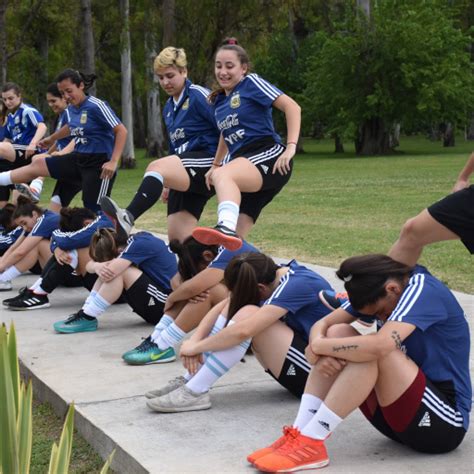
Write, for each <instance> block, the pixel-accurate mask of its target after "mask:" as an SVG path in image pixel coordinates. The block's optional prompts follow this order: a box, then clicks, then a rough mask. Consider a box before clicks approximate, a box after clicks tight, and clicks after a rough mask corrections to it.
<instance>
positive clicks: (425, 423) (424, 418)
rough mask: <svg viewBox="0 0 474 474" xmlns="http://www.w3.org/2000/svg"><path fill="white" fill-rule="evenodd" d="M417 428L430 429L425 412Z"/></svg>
mask: <svg viewBox="0 0 474 474" xmlns="http://www.w3.org/2000/svg"><path fill="white" fill-rule="evenodd" d="M418 426H421V427H423V426H425V427H430V426H431V418H430V414H429V412H427V411H425V414H424V415H423V418H422V419H421V421H420V422H419V423H418Z"/></svg>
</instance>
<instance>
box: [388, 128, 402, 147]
mask: <svg viewBox="0 0 474 474" xmlns="http://www.w3.org/2000/svg"><path fill="white" fill-rule="evenodd" d="M389 146H390V148H392V149H393V148H396V147H397V146H400V124H399V123H394V124H393V125H392V129H391V130H390V137H389Z"/></svg>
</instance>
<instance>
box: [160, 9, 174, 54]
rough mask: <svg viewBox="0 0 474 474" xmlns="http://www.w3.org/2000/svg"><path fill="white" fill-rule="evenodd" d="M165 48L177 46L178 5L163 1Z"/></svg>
mask: <svg viewBox="0 0 474 474" xmlns="http://www.w3.org/2000/svg"><path fill="white" fill-rule="evenodd" d="M162 11H163V47H164V48H166V47H167V46H175V44H174V43H175V41H176V3H175V0H163V9H162Z"/></svg>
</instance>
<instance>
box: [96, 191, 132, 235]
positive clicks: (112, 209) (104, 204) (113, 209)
mask: <svg viewBox="0 0 474 474" xmlns="http://www.w3.org/2000/svg"><path fill="white" fill-rule="evenodd" d="M106 198H108V196H104V197H103V198H102V199H101V200H100V208H101V209H102V211H103V212H104V214H105V215H106V216H107V217H108V218H109V219H111V220H112V221H113V223H114V224H115V230H116V231H117V235H118V237H119V239H120V240H127V239H128V236H129V235H130V233H129V232H127V231H126V230H125V229H124V226H123V223H122V221H121V219H120V218H119V217H118V213H119V211H121V209H120V208H119V207H118V206H117V205H115V204H114V203H113V202H112V200H111V199H106ZM127 225H128V224H127ZM132 227H133V226H132ZM131 230H132V229H130V231H131Z"/></svg>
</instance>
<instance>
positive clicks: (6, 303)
mask: <svg viewBox="0 0 474 474" xmlns="http://www.w3.org/2000/svg"><path fill="white" fill-rule="evenodd" d="M29 291H31V290H29V289H28V287H27V286H24V287H23V288H21V289H20V290H19V291H18V294H17V295H16V296H13V297H12V298H6V299H4V300H3V301H2V304H3V306H9V305H10V303H11V302H12V301H16V300H17V299H19V298H21V297H22V296H23V295H25V294H26V293H28V292H29Z"/></svg>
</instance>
